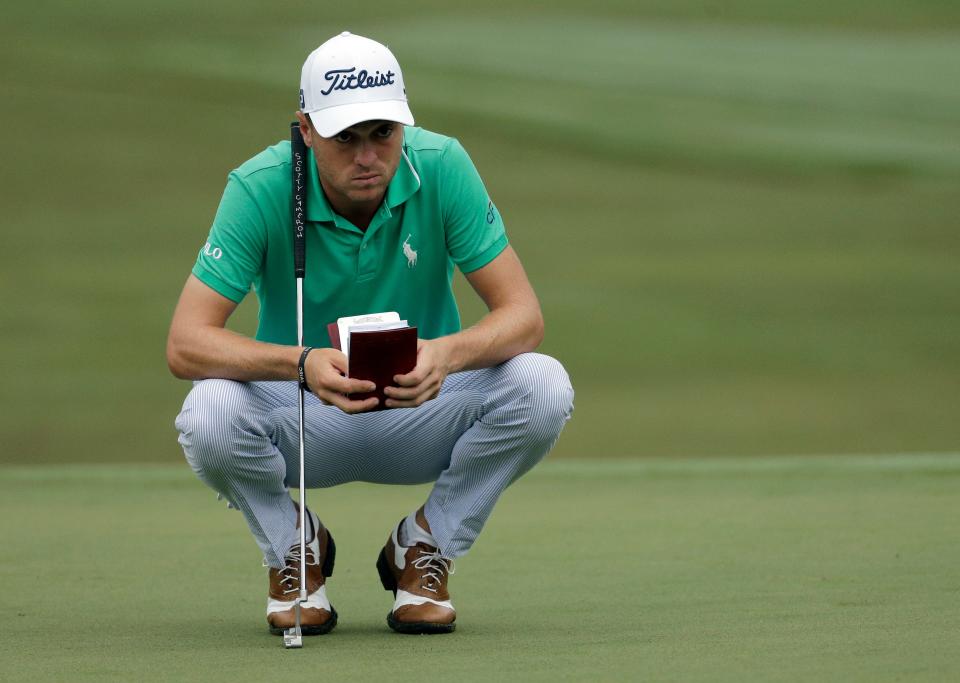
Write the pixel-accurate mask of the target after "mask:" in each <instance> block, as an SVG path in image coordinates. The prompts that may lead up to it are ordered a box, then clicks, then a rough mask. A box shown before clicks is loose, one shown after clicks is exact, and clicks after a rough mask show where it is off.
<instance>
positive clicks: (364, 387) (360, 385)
mask: <svg viewBox="0 0 960 683" xmlns="http://www.w3.org/2000/svg"><path fill="white" fill-rule="evenodd" d="M324 385H325V386H326V387H327V388H328V389H329V390H330V391H332V392H336V393H338V394H363V393H366V392H368V391H373V390H375V389H376V388H377V385H376V384H374V383H373V382H370V381H367V380H364V379H350V378H349V377H341V376H340V375H329V376H327V377H324Z"/></svg>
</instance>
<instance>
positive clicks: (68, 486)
mask: <svg viewBox="0 0 960 683" xmlns="http://www.w3.org/2000/svg"><path fill="white" fill-rule="evenodd" d="M958 483H960V454H956V455H914V456H869V457H829V456H824V457H806V458H803V457H796V458H792V457H788V458H743V459H733V458H721V459H711V460H685V459H680V460H667V459H654V460H643V461H641V460H621V461H585V460H568V461H561V460H557V461H547V462H545V463H543V464H542V465H541V466H539V467H538V468H536V469H535V470H534V471H533V472H531V473H530V474H529V475H528V476H527V477H526V478H524V479H522V480H521V481H520V482H519V483H518V484H517V485H516V486H514V487H513V488H512V489H510V490H509V491H508V492H507V494H506V495H505V497H504V499H503V500H502V502H501V504H500V506H499V507H498V509H497V510H496V511H495V513H494V516H493V518H492V519H491V521H490V523H489V525H488V527H487V529H486V530H485V532H484V534H483V535H482V536H481V538H480V540H479V542H478V543H477V545H476V546H475V547H474V549H473V551H472V552H471V554H470V555H468V556H467V557H465V558H463V559H462V560H461V561H460V562H459V563H458V566H457V572H456V575H455V576H454V577H453V578H452V579H451V589H452V592H453V596H454V599H455V604H456V605H457V607H458V610H459V620H458V621H459V627H458V630H457V632H456V633H454V634H453V635H450V636H434V637H426V636H399V635H396V634H394V633H392V632H390V631H389V630H388V629H387V626H386V624H385V620H384V618H385V616H386V613H387V611H388V609H389V607H390V604H391V599H390V596H389V594H387V593H386V592H384V591H383V590H382V588H381V587H380V585H379V581H378V579H377V576H376V572H375V569H374V562H375V560H376V556H377V553H378V551H379V549H380V547H381V545H382V544H383V542H384V541H385V540H386V536H387V534H388V532H389V529H390V527H391V525H392V524H393V523H395V522H396V521H397V519H398V518H399V517H400V516H401V515H402V514H404V513H405V512H407V511H409V510H411V509H412V508H413V507H415V506H416V505H417V504H418V503H419V501H420V500H421V499H422V498H423V496H424V493H425V489H423V488H422V487H415V488H403V487H374V486H369V485H360V484H356V485H348V486H344V487H340V488H337V489H331V490H326V491H323V490H317V491H312V492H311V493H310V494H309V501H310V502H311V504H312V506H313V507H314V508H315V509H317V510H318V511H320V513H321V515H322V517H323V518H324V519H325V521H326V523H327V524H328V525H329V527H330V528H331V530H332V531H333V532H334V534H335V536H336V540H337V546H338V556H337V567H336V572H335V574H334V576H333V578H332V579H331V582H330V589H329V590H330V595H331V597H332V600H333V603H334V605H335V606H336V607H337V609H338V611H339V612H340V615H341V622H340V625H339V626H338V627H337V629H336V630H335V631H334V632H333V633H332V634H330V635H328V636H323V637H319V638H311V639H307V641H306V643H305V646H304V649H303V650H300V651H284V649H283V647H282V644H281V641H280V639H279V638H278V637H275V636H270V635H269V634H268V633H267V628H266V624H265V621H264V605H265V591H266V578H265V574H264V571H265V570H264V569H263V568H262V567H261V566H260V559H261V558H260V556H259V554H258V552H257V550H256V547H255V545H254V544H253V541H252V539H250V538H249V536H248V534H247V531H246V529H245V526H244V524H243V520H242V518H241V516H240V514H239V513H237V512H235V511H232V510H227V509H226V507H225V506H224V504H223V503H216V501H215V498H214V496H213V494H212V493H211V492H210V491H209V490H208V489H206V488H205V487H204V486H203V485H202V484H201V483H200V482H199V481H197V480H195V479H194V477H193V474H192V473H191V472H190V471H189V469H188V468H187V466H186V465H182V466H135V465H130V466H126V465H117V466H81V465H74V466H62V467H5V468H0V518H2V519H4V520H5V521H4V534H3V544H4V552H3V554H2V556H0V558H2V559H0V582H2V585H3V586H4V590H3V591H2V593H0V613H2V614H3V619H2V620H0V679H2V680H9V681H20V680H30V681H36V682H40V681H55V680H60V681H105V680H117V681H131V680H144V681H154V680H170V681H179V680H205V681H220V680H223V681H246V680H251V681H253V680H259V681H265V680H274V679H275V678H279V677H287V676H292V675H297V676H300V675H303V676H306V677H307V678H311V679H312V678H319V679H322V680H330V681H339V680H379V681H383V680H398V681H413V680H423V679H424V678H425V677H427V678H440V679H449V680H457V681H473V680H476V681H490V680H542V681H552V680H603V681H623V680H677V681H744V680H767V681H773V680H784V681H787V680H791V681H792V680H798V681H799V680H807V681H809V680H818V681H827V680H829V681H860V680H862V681H884V680H931V681H932V680H941V681H942V680H950V679H953V678H955V677H956V676H957V675H958V673H960V653H958V650H957V647H956V615H957V614H958V613H960V591H958V586H960V572H958V569H957V567H958V566H960V550H958V546H957V544H956V543H955V538H954V537H955V532H956V529H957V528H958V525H960V508H958V506H957V504H956V495H957V486H958Z"/></svg>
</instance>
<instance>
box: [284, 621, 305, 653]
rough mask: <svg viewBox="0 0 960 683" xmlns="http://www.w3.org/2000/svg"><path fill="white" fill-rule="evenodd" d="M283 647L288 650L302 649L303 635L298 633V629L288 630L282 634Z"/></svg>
mask: <svg viewBox="0 0 960 683" xmlns="http://www.w3.org/2000/svg"><path fill="white" fill-rule="evenodd" d="M283 646H284V647H285V648H287V649H288V650H290V649H293V648H298V647H303V634H302V633H300V629H298V628H296V627H294V628H288V629H287V630H286V631H284V632H283Z"/></svg>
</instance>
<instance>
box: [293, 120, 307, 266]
mask: <svg viewBox="0 0 960 683" xmlns="http://www.w3.org/2000/svg"><path fill="white" fill-rule="evenodd" d="M290 156H291V161H292V163H291V167H292V168H293V192H292V193H291V207H290V208H291V211H292V213H293V274H294V276H295V277H297V278H303V276H304V274H305V273H306V269H307V244H306V235H305V233H304V230H305V227H306V224H305V222H304V221H305V216H306V213H307V182H306V177H307V174H306V164H307V145H306V144H305V143H304V142H303V136H302V135H301V134H300V124H299V123H291V124H290Z"/></svg>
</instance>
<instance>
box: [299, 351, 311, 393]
mask: <svg viewBox="0 0 960 683" xmlns="http://www.w3.org/2000/svg"><path fill="white" fill-rule="evenodd" d="M311 351H313V347H312V346H308V347H306V348H305V349H304V350H303V353H301V354H300V361H299V362H298V363H297V376H298V377H299V378H300V388H301V389H306V390H307V391H310V385H309V384H307V371H306V370H304V369H303V364H304V363H306V362H307V354H308V353H310V352H311Z"/></svg>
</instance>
